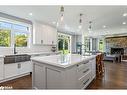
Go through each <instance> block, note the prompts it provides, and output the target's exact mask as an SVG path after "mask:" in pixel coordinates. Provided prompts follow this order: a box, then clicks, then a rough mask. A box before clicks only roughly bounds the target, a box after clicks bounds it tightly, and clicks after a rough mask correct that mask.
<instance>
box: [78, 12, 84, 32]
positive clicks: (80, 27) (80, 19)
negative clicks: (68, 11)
mask: <svg viewBox="0 0 127 95" xmlns="http://www.w3.org/2000/svg"><path fill="white" fill-rule="evenodd" d="M79 16H80V17H79V26H78V28H79V29H80V30H81V29H82V16H83V14H82V13H80V15H79Z"/></svg>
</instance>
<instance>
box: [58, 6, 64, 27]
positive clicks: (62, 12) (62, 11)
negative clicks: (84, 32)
mask: <svg viewBox="0 0 127 95" xmlns="http://www.w3.org/2000/svg"><path fill="white" fill-rule="evenodd" d="M63 20H64V7H63V6H61V7H60V18H58V21H57V27H58V26H60V25H62V23H63Z"/></svg>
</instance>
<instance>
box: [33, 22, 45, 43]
mask: <svg viewBox="0 0 127 95" xmlns="http://www.w3.org/2000/svg"><path fill="white" fill-rule="evenodd" d="M41 27H42V26H41V24H39V23H36V22H34V24H33V44H41V43H42V31H43V28H41Z"/></svg>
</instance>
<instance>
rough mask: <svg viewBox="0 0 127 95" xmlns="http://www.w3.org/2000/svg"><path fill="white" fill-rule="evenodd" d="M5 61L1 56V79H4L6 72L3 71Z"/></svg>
mask: <svg viewBox="0 0 127 95" xmlns="http://www.w3.org/2000/svg"><path fill="white" fill-rule="evenodd" d="M3 62H4V60H3V58H0V80H2V79H3V78H4V73H3V70H4V69H3V68H4V66H3V64H4V63H3Z"/></svg>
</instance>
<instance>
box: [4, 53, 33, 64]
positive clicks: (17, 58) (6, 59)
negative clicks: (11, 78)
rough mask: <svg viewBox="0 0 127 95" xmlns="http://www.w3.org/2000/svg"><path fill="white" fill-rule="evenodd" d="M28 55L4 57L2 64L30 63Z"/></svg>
mask: <svg viewBox="0 0 127 95" xmlns="http://www.w3.org/2000/svg"><path fill="white" fill-rule="evenodd" d="M30 57H31V56H30V55H27V54H18V55H6V56H5V57H4V64H9V63H16V62H24V61H30Z"/></svg>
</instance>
